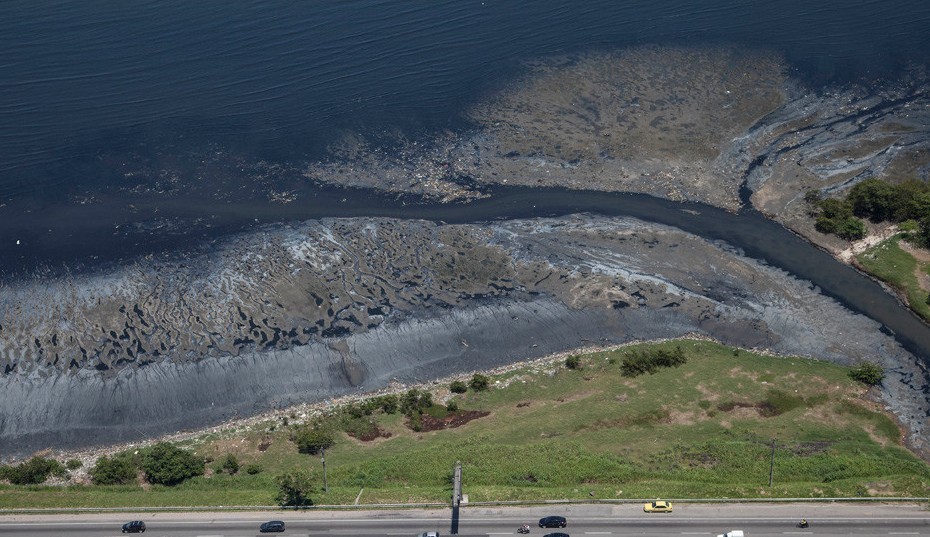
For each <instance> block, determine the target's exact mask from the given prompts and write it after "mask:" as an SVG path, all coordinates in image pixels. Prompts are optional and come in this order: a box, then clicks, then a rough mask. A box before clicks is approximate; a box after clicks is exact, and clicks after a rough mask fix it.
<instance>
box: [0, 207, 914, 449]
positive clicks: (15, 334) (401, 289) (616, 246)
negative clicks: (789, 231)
mask: <svg viewBox="0 0 930 537" xmlns="http://www.w3.org/2000/svg"><path fill="white" fill-rule="evenodd" d="M3 300H4V303H3V306H4V311H6V312H11V311H12V312H16V315H7V316H6V317H5V318H4V320H3V331H2V332H0V335H2V340H0V341H2V346H0V359H2V360H3V362H4V367H5V368H7V374H5V375H4V376H3V377H2V378H0V383H2V385H0V391H2V393H3V394H4V397H3V398H2V400H0V432H2V434H0V450H2V452H3V453H4V454H5V455H6V456H10V455H13V454H16V455H25V454H27V453H29V452H31V451H34V450H36V449H41V448H48V447H53V448H59V449H62V448H72V449H73V448H77V447H83V446H90V445H99V444H107V443H116V442H124V441H130V440H138V439H142V438H145V437H150V436H154V435H158V434H164V433H173V432H176V431H177V430H179V429H190V428H193V427H198V426H206V425H211V424H215V423H218V422H220V421H223V420H226V419H232V418H235V417H241V416H246V415H250V414H257V413H260V412H263V411H266V410H269V409H274V408H280V407H281V406H286V405H290V404H294V403H298V402H304V401H314V400H321V399H324V398H328V397H332V396H336V395H343V394H351V393H358V392H365V391H372V390H377V389H379V388H383V387H385V386H387V385H388V384H389V383H391V382H417V381H426V380H429V379H432V378H437V377H440V376H445V375H450V374H453V373H456V372H462V371H473V370H480V369H486V368H490V367H494V366H499V365H503V364H507V363H512V362H516V361H520V360H525V359H530V358H536V357H541V356H545V355H548V354H551V353H554V352H558V351H563V350H567V349H572V348H577V347H582V346H590V345H592V344H603V345H610V344H616V343H621V342H625V341H632V340H638V339H655V338H669V337H678V336H683V335H688V334H697V335H702V336H706V337H711V338H714V339H717V340H719V341H721V342H724V343H725V344H728V345H734V346H739V347H747V348H758V349H768V350H772V351H774V352H777V353H780V354H793V355H802V356H814V357H818V358H823V359H828V360H833V361H836V362H839V363H847V364H848V363H853V362H855V361H857V360H861V359H872V360H878V361H879V362H881V363H882V364H883V365H884V366H885V367H886V368H888V370H889V378H888V380H887V381H886V383H885V384H884V386H883V397H884V399H885V401H886V404H887V405H888V406H889V408H891V409H892V410H893V411H894V412H895V413H896V414H897V415H898V416H899V417H900V418H901V419H902V421H904V422H905V423H907V424H908V426H909V427H910V429H911V433H910V434H911V436H910V441H911V442H912V443H913V444H914V445H915V446H917V447H923V442H924V440H923V436H924V431H925V427H926V425H927V423H926V416H927V415H928V410H930V408H928V402H927V399H926V397H924V396H923V394H922V392H921V388H922V386H923V384H924V383H925V380H924V374H923V372H922V370H921V369H920V368H919V366H918V364H917V362H916V359H915V357H914V356H913V355H912V354H910V353H909V352H907V351H906V350H905V349H904V348H902V347H901V345H900V344H899V343H898V342H896V341H895V340H894V339H893V338H892V337H890V336H889V335H886V334H885V333H883V332H882V331H881V330H880V325H879V324H878V323H877V322H875V321H874V320H872V319H869V318H868V317H865V316H863V315H859V314H856V313H853V312H851V311H849V310H848V309H846V308H845V307H843V306H842V305H841V304H840V303H838V302H836V301H834V300H833V299H830V298H828V297H826V296H824V295H822V294H821V293H820V292H819V291H818V289H816V288H815V287H814V286H811V285H810V283H808V282H806V281H802V280H798V279H796V278H795V277H793V276H791V275H789V274H788V273H786V272H784V271H782V270H781V269H778V268H773V267H771V266H768V265H766V264H764V263H761V262H759V261H757V260H754V259H752V258H748V257H746V256H744V255H742V254H741V253H740V252H739V251H737V250H735V249H734V248H732V247H729V246H727V245H725V244H722V243H715V242H712V241H709V240H706V239H703V238H700V237H698V236H695V235H693V234H690V233H686V232H683V231H681V230H679V229H675V228H672V227H667V226H662V225H657V224H650V223H646V222H643V221H641V220H636V219H632V218H608V217H598V216H578V215H575V216H568V217H562V218H552V219H526V220H512V221H507V222H498V223H492V224H485V225H474V224H438V223H431V222H426V221H419V220H406V221H403V220H395V219H371V218H360V219H332V220H323V221H319V222H311V223H305V224H300V225H295V226H275V227H270V228H267V229H265V230H264V231H263V232H262V233H254V234H248V235H244V236H241V237H237V238H235V239H230V240H228V241H226V242H225V243H223V244H222V245H220V246H219V247H218V248H217V249H215V250H213V251H211V252H207V253H204V254H202V255H201V256H200V257H197V258H192V259H186V260H184V261H183V262H181V261H178V262H174V263H161V262H154V261H152V262H150V263H147V264H146V263H138V264H137V265H136V266H134V267H133V268H132V269H126V270H119V271H116V272H113V273H109V274H104V275H96V276H86V277H78V278H72V279H60V280H56V281H53V282H48V284H47V285H43V286H36V285H31V284H28V283H24V284H20V285H18V286H17V287H15V288H12V289H9V290H7V292H6V293H4V295H3ZM10 368H12V370H11V369H10Z"/></svg>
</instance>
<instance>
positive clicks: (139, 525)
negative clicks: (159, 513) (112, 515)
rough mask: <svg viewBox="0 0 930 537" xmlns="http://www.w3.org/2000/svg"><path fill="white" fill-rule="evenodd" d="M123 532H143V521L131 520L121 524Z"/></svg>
mask: <svg viewBox="0 0 930 537" xmlns="http://www.w3.org/2000/svg"><path fill="white" fill-rule="evenodd" d="M123 533H145V522H142V521H141V520H133V521H132V522H127V523H125V524H123Z"/></svg>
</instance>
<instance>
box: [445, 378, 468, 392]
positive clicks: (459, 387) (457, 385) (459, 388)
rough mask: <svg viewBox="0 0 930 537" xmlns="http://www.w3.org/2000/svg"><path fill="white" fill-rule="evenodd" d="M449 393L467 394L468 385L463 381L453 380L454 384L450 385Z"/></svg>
mask: <svg viewBox="0 0 930 537" xmlns="http://www.w3.org/2000/svg"><path fill="white" fill-rule="evenodd" d="M449 391H451V392H452V393H465V392H467V391H468V385H467V384H465V383H464V382H462V381H461V380H453V381H452V383H451V384H449Z"/></svg>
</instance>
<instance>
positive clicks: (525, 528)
mask: <svg viewBox="0 0 930 537" xmlns="http://www.w3.org/2000/svg"><path fill="white" fill-rule="evenodd" d="M529 532H530V526H529V525H528V524H524V525H522V526H520V528H519V529H517V533H529Z"/></svg>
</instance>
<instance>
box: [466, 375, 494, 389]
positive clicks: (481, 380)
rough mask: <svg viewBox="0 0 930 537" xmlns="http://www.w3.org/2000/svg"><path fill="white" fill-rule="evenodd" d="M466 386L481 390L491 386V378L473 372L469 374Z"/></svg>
mask: <svg viewBox="0 0 930 537" xmlns="http://www.w3.org/2000/svg"><path fill="white" fill-rule="evenodd" d="M468 387H469V388H471V389H472V390H475V391H476V392H483V391H485V390H487V389H488V388H490V387H491V379H489V378H488V377H487V375H482V374H481V373H475V374H474V375H472V376H471V380H469V381H468Z"/></svg>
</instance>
